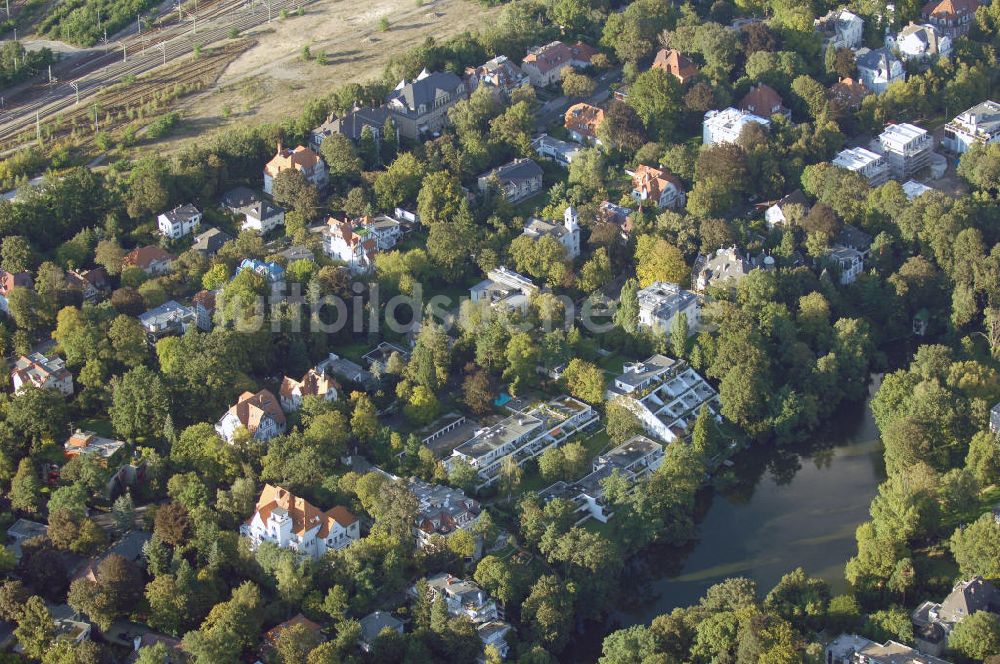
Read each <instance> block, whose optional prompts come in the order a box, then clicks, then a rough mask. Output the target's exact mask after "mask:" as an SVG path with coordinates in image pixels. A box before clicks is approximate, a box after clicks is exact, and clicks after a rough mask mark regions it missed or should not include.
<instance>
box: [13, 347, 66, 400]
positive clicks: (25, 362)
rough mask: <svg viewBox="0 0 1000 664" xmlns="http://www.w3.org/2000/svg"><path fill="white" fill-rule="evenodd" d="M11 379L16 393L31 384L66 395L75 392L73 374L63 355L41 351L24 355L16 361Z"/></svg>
mask: <svg viewBox="0 0 1000 664" xmlns="http://www.w3.org/2000/svg"><path fill="white" fill-rule="evenodd" d="M10 380H11V383H12V384H13V385H14V392H15V393H17V392H20V391H21V390H23V389H24V388H25V387H28V386H31V387H37V388H38V389H48V390H57V391H58V392H59V393H60V394H62V395H63V396H64V397H68V396H71V395H72V394H73V374H71V373H70V372H69V369H67V368H66V363H65V362H64V361H63V359H62V358H61V357H55V356H54V357H46V356H45V355H42V354H41V353H31V354H29V355H22V356H21V357H19V358H18V359H17V362H15V363H14V369H13V370H12V371H11V372H10Z"/></svg>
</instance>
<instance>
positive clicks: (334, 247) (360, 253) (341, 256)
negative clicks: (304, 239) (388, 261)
mask: <svg viewBox="0 0 1000 664" xmlns="http://www.w3.org/2000/svg"><path fill="white" fill-rule="evenodd" d="M378 250H379V247H378V241H377V240H376V239H375V237H373V236H372V235H371V234H370V233H367V232H365V229H364V226H363V225H357V226H356V225H355V224H353V223H352V222H351V221H350V220H348V219H336V218H334V217H330V218H329V219H327V221H326V228H325V229H323V251H324V252H325V253H326V255H327V256H329V257H330V258H334V259H337V260H339V261H343V262H344V263H345V264H346V265H347V267H348V268H349V269H350V271H351V274H362V273H365V272H371V271H372V270H373V269H375V254H376V253H378Z"/></svg>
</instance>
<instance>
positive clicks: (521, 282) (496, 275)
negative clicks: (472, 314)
mask: <svg viewBox="0 0 1000 664" xmlns="http://www.w3.org/2000/svg"><path fill="white" fill-rule="evenodd" d="M537 293H538V286H536V285H535V284H534V282H533V281H531V279H529V278H528V277H526V276H524V275H522V274H518V273H517V272H514V271H513V270H508V269H507V268H506V267H503V266H501V267H498V268H496V269H494V270H490V271H489V272H487V273H486V279H484V280H482V281H480V282H479V283H478V284H476V285H475V286H473V287H472V288H470V289H469V294H470V296H471V299H472V301H473V302H483V301H485V302H489V303H490V306H491V307H501V308H503V309H509V310H518V311H522V312H524V311H527V310H528V305H529V304H530V303H531V298H532V297H534V296H535V295H536V294H537Z"/></svg>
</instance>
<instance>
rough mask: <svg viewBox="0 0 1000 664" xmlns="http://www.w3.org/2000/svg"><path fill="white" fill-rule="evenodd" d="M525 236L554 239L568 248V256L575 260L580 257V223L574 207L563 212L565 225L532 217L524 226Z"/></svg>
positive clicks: (536, 238) (537, 238)
mask: <svg viewBox="0 0 1000 664" xmlns="http://www.w3.org/2000/svg"><path fill="white" fill-rule="evenodd" d="M522 234H523V235H527V236H528V237H530V238H532V239H535V240H539V239H541V238H543V237H545V236H550V237H554V238H555V239H557V240H558V241H559V244H561V245H562V246H564V247H565V248H566V255H567V256H568V257H569V258H570V259H575V258H577V257H578V256H579V255H580V223H579V220H578V218H577V214H576V208H574V207H573V206H572V205H571V206H569V207H567V208H566V210H565V211H564V212H563V223H562V224H557V223H553V222H551V221H545V220H544V219H538V218H537V217H531V218H530V219H528V221H527V223H525V224H524V231H523V233H522Z"/></svg>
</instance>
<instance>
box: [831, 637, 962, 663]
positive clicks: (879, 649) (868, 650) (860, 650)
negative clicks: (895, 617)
mask: <svg viewBox="0 0 1000 664" xmlns="http://www.w3.org/2000/svg"><path fill="white" fill-rule="evenodd" d="M823 661H824V662H826V664H950V662H946V661H945V660H943V659H940V658H938V657H935V656H933V655H929V654H926V653H923V652H921V651H919V650H916V649H915V648H911V647H909V646H907V645H903V644H902V643H899V642H897V641H886V642H885V643H876V642H875V641H871V640H869V639H866V638H865V637H863V636H858V635H857V634H841V635H840V636H838V637H837V638H836V639H834V640H833V641H832V642H831V643H829V644H828V645H827V646H826V651H825V656H824V658H823Z"/></svg>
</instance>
